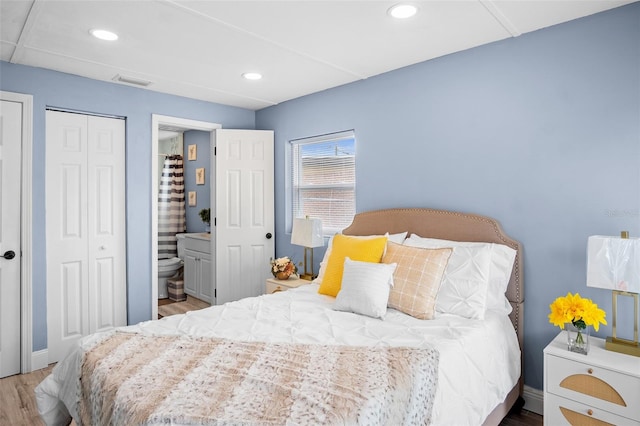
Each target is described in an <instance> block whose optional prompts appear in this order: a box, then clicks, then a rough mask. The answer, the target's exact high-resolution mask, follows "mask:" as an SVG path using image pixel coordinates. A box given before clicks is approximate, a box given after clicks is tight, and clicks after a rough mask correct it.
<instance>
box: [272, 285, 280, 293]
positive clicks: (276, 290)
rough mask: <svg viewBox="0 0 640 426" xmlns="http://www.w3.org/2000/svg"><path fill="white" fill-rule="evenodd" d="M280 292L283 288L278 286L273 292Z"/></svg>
mask: <svg viewBox="0 0 640 426" xmlns="http://www.w3.org/2000/svg"><path fill="white" fill-rule="evenodd" d="M279 291H282V287H280V286H278V287H276V288H275V290H273V292H274V293H277V292H279Z"/></svg>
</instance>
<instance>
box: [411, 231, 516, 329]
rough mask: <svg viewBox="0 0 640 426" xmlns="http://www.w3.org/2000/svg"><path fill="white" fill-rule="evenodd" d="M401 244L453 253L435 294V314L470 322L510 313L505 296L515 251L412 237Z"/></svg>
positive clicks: (490, 246)
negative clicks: (449, 249)
mask: <svg viewBox="0 0 640 426" xmlns="http://www.w3.org/2000/svg"><path fill="white" fill-rule="evenodd" d="M405 244H406V245H411V246H414V247H424V248H443V247H452V248H453V249H454V251H453V253H452V255H451V258H450V259H449V264H448V266H447V269H446V270H445V277H443V285H442V286H441V289H440V292H439V293H438V299H437V300H436V311H438V312H443V313H453V314H456V315H460V316H463V317H465V318H474V319H484V312H485V311H486V310H492V311H495V312H499V313H503V314H505V315H508V314H509V313H511V310H512V308H511V304H510V303H509V301H508V300H507V298H506V296H505V292H506V291H507V286H508V284H509V279H510V278H511V270H512V268H513V262H514V260H515V257H516V251H515V250H513V249H512V248H511V247H507V246H506V245H503V244H494V243H477V242H460V241H449V240H439V239H435V238H423V237H419V236H417V235H415V234H412V235H411V236H410V237H409V238H407V239H406V240H405ZM487 262H488V264H487ZM450 268H451V269H450ZM445 280H446V281H447V282H446V285H445ZM474 283H477V284H478V287H477V291H476V292H473V285H474ZM483 293H484V295H483ZM483 300H484V302H483ZM480 311H482V313H480Z"/></svg>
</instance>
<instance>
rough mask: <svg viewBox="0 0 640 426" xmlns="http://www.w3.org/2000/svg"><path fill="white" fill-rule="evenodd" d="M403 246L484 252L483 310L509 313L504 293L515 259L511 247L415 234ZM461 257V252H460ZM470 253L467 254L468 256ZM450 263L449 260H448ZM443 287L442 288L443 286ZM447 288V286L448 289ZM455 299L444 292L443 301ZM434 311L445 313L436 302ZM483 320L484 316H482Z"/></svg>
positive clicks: (509, 308) (514, 253)
mask: <svg viewBox="0 0 640 426" xmlns="http://www.w3.org/2000/svg"><path fill="white" fill-rule="evenodd" d="M405 244H407V245H417V246H418V247H425V248H443V247H452V248H454V249H455V248H458V247H465V248H475V249H477V250H484V251H486V252H487V253H488V255H489V259H490V261H489V275H488V280H487V281H488V285H487V294H486V302H485V310H487V309H490V310H492V311H495V312H499V313H503V314H505V315H508V314H510V313H511V310H512V308H511V304H510V303H509V300H508V299H507V297H506V296H505V292H506V291H507V286H508V284H509V280H510V279H511V271H512V269H513V262H514V260H515V258H516V251H515V250H514V249H512V248H511V247H508V246H506V245H504V244H494V243H477V242H466V241H465V242H460V241H449V240H439V239H436V238H423V237H420V236H418V235H416V234H412V235H411V236H410V237H409V238H407V239H406V240H405ZM455 254H456V253H455V250H454V253H453V254H452V256H451V257H452V258H453V257H454V256H455ZM460 254H461V255H463V253H462V252H460ZM470 254H471V253H467V255H470ZM449 262H450V263H451V259H450V260H449ZM445 275H447V271H446V270H445ZM443 287H444V286H443ZM448 287H449V286H447V289H448ZM441 290H442V287H441ZM451 296H452V297H455V294H453V295H452V294H451V293H448V292H447V291H445V296H444V297H445V299H444V300H445V301H446V300H447V298H448V297H451ZM439 299H440V294H438V300H439ZM440 308H441V309H445V306H441V307H440ZM436 310H438V311H439V312H445V311H444V310H442V311H440V310H439V309H438V302H437V301H436ZM458 315H459V314H458ZM463 316H464V315H463ZM482 317H483V318H484V315H483V316H482Z"/></svg>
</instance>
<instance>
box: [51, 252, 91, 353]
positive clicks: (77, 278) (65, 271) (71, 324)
mask: <svg viewBox="0 0 640 426" xmlns="http://www.w3.org/2000/svg"><path fill="white" fill-rule="evenodd" d="M82 269H83V268H82V263H81V262H67V263H62V264H60V284H61V285H60V288H61V290H62V291H60V293H59V300H58V304H59V305H60V306H61V308H62V309H61V313H62V327H60V334H59V338H60V339H61V340H63V341H69V340H75V339H77V338H79V337H81V336H82V335H84V334H85V333H86V332H87V331H88V328H87V327H86V320H85V318H84V317H83V313H82V304H83V299H84V295H83V294H82V293H83V285H82V283H83V281H84V279H83V273H82Z"/></svg>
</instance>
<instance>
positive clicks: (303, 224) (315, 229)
mask: <svg viewBox="0 0 640 426" xmlns="http://www.w3.org/2000/svg"><path fill="white" fill-rule="evenodd" d="M291 244H295V245H297V246H303V247H304V273H303V274H300V278H302V279H303V280H309V281H310V280H312V279H313V278H314V274H313V248H314V247H322V246H323V245H324V238H323V236H322V220H320V219H311V218H309V216H307V217H305V218H296V219H293V228H292V230H291ZM309 254H310V257H311V262H310V263H307V257H309Z"/></svg>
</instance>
